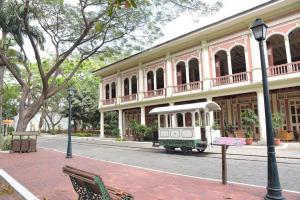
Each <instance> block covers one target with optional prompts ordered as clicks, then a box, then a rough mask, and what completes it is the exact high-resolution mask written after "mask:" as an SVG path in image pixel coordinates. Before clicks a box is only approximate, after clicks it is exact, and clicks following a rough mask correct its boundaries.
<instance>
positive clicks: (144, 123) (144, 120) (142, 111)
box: [141, 106, 146, 125]
mask: <svg viewBox="0 0 300 200" xmlns="http://www.w3.org/2000/svg"><path fill="white" fill-rule="evenodd" d="M141 124H142V125H146V118H145V106H142V107H141Z"/></svg>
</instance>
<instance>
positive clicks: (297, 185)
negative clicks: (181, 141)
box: [38, 137, 300, 192]
mask: <svg viewBox="0 0 300 200" xmlns="http://www.w3.org/2000/svg"><path fill="white" fill-rule="evenodd" d="M66 144H67V142H66V138H55V139H51V138H43V137H40V138H39V140H38V146H39V147H43V148H50V149H56V150H58V151H62V152H65V151H66V149H67V147H66ZM72 144H73V145H72V149H73V154H75V155H80V156H86V157H90V158H94V159H98V160H105V161H110V162H116V163H121V164H127V165H131V166H137V167H143V168H147V169H153V170H160V171H164V172H169V173H176V174H181V175H188V176H195V177H201V178H209V179H218V180H220V179H221V155H220V154H217V153H202V154H201V153H197V152H193V153H192V154H191V155H183V154H182V153H181V152H180V151H177V152H176V153H173V154H167V153H166V152H165V151H164V150H162V149H149V148H148V149H145V148H136V147H124V146H118V145H113V146H112V145H107V144H101V143H91V142H84V141H73V143H72ZM266 161H267V158H266V157H264V156H253V155H251V156H247V155H228V159H227V164H228V167H227V168H228V181H231V182H238V183H244V184H251V185H257V186H263V187H264V186H266V183H267V162H266ZM278 169H279V175H280V180H281V186H282V188H283V189H285V190H292V191H298V192H300V159H298V158H293V159H290V158H280V159H278Z"/></svg>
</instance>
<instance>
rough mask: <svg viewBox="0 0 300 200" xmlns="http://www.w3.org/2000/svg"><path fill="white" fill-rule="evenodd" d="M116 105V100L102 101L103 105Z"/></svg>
mask: <svg viewBox="0 0 300 200" xmlns="http://www.w3.org/2000/svg"><path fill="white" fill-rule="evenodd" d="M116 103H117V99H116V98H112V99H104V100H102V104H103V105H112V104H116Z"/></svg>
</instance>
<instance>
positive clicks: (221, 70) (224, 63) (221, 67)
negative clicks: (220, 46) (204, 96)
mask: <svg viewBox="0 0 300 200" xmlns="http://www.w3.org/2000/svg"><path fill="white" fill-rule="evenodd" d="M215 64H216V77H220V76H226V75H228V74H229V72H228V60H227V52H226V51H224V50H220V51H218V52H217V53H216V54H215Z"/></svg>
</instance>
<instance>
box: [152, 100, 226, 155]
mask: <svg viewBox="0 0 300 200" xmlns="http://www.w3.org/2000/svg"><path fill="white" fill-rule="evenodd" d="M216 110H221V108H220V106H219V105H218V104H217V103H215V102H212V101H211V102H202V103H192V104H185V105H175V106H166V107H158V108H154V109H152V110H151V111H150V113H151V114H157V115H158V141H159V144H160V145H162V146H164V147H165V149H166V151H167V152H172V151H174V150H175V148H180V149H181V151H183V152H184V153H187V152H191V151H192V150H193V149H197V150H198V152H203V151H205V149H206V148H207V146H209V145H211V143H212V141H213V140H214V138H216V137H221V134H220V130H214V129H213V128H212V125H213V122H212V120H210V119H212V116H211V114H213V113H212V111H216Z"/></svg>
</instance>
